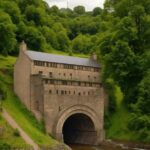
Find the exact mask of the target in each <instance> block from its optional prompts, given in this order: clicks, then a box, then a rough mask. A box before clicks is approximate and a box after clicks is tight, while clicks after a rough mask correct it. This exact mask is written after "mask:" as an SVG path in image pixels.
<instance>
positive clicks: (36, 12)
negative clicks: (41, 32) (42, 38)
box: [25, 5, 46, 25]
mask: <svg viewBox="0 0 150 150" xmlns="http://www.w3.org/2000/svg"><path fill="white" fill-rule="evenodd" d="M25 15H26V19H27V20H28V21H33V22H34V23H35V24H36V25H43V24H44V23H45V22H46V13H45V11H44V9H42V8H40V7H35V6H34V5H30V6H28V7H27V8H26V10H25Z"/></svg>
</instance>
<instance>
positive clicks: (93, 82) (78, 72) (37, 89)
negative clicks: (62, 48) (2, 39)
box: [14, 42, 104, 145]
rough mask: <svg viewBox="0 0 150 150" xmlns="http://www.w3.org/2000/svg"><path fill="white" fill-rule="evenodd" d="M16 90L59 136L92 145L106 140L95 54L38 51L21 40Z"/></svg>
mask: <svg viewBox="0 0 150 150" xmlns="http://www.w3.org/2000/svg"><path fill="white" fill-rule="evenodd" d="M14 91H15V93H16V94H17V96H18V97H19V98H20V100H21V101H22V102H23V103H24V104H25V105H26V107H27V108H28V109H29V110H30V111H32V112H33V113H34V115H35V116H36V118H37V119H38V120H44V122H45V127H46V131H47V133H49V134H51V135H53V136H54V137H55V138H56V139H57V140H60V141H65V142H66V143H67V142H68V143H79V144H91V145H98V144H100V143H101V142H102V141H103V139H104V129H103V124H104V90H103V86H102V84H101V67H100V66H99V64H98V63H97V58H96V55H95V54H94V55H93V56H92V57H91V58H78V57H72V56H62V55H54V54H48V53H43V52H35V51H30V50H28V49H27V45H26V44H25V43H24V42H22V43H21V45H20V52H19V57H18V58H17V61H16V64H15V66H14Z"/></svg>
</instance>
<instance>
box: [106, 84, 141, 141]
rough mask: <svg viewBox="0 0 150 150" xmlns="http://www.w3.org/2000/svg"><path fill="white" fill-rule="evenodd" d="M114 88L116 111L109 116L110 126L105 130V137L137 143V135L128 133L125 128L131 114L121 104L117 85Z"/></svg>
mask: <svg viewBox="0 0 150 150" xmlns="http://www.w3.org/2000/svg"><path fill="white" fill-rule="evenodd" d="M114 88H115V90H114V95H115V101H116V111H115V112H114V113H113V114H112V115H110V116H109V122H110V126H109V127H108V128H107V129H106V137H107V138H109V139H113V140H125V141H137V140H138V137H137V133H135V132H133V131H129V129H128V127H127V126H128V122H129V120H130V117H131V113H130V112H129V111H128V109H127V108H126V107H125V106H124V104H123V93H122V91H121V89H120V87H118V86H117V85H115V87H114ZM107 121H108V120H107Z"/></svg>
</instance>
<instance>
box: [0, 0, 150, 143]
mask: <svg viewBox="0 0 150 150" xmlns="http://www.w3.org/2000/svg"><path fill="white" fill-rule="evenodd" d="M22 40H24V41H25V42H26V43H27V44H28V47H29V48H30V49H32V50H36V51H45V52H51V51H53V50H58V51H64V52H67V53H69V54H70V55H72V54H73V53H84V54H90V53H92V52H93V51H95V52H97V54H98V56H99V59H100V63H101V64H102V66H103V67H102V68H103V84H104V86H105V88H106V91H107V92H108V94H109V104H110V105H109V110H108V112H107V113H106V130H109V128H110V127H111V126H112V125H113V122H111V119H110V118H111V114H115V113H117V111H118V109H117V100H116V99H117V98H116V95H119V94H118V93H117V92H118V90H115V89H116V87H117V88H119V93H121V95H122V102H121V104H120V105H121V106H123V108H125V109H126V110H127V111H128V113H129V116H128V117H129V118H128V120H127V121H126V124H125V126H126V128H127V129H126V130H128V132H130V131H133V132H135V140H142V141H149V140H150V1H149V0H142V1H141V0H106V2H105V7H104V9H101V8H99V7H97V8H95V9H94V10H93V11H92V12H85V8H84V7H83V6H77V7H75V8H74V10H71V9H58V8H57V7H56V6H53V7H51V8H50V7H49V6H48V4H46V3H45V2H44V1H42V0H13V1H12V0H0V53H1V55H17V54H18V45H19V43H20V42H21V41H22ZM121 130H122V129H121ZM125 132H126V131H124V133H125ZM114 138H116V137H114Z"/></svg>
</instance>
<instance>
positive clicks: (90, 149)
mask: <svg viewBox="0 0 150 150" xmlns="http://www.w3.org/2000/svg"><path fill="white" fill-rule="evenodd" d="M69 146H70V147H71V148H72V150H133V149H130V148H126V147H124V148H121V147H120V146H112V145H111V146H98V147H97V146H83V145H69ZM139 150H140V149H139Z"/></svg>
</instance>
